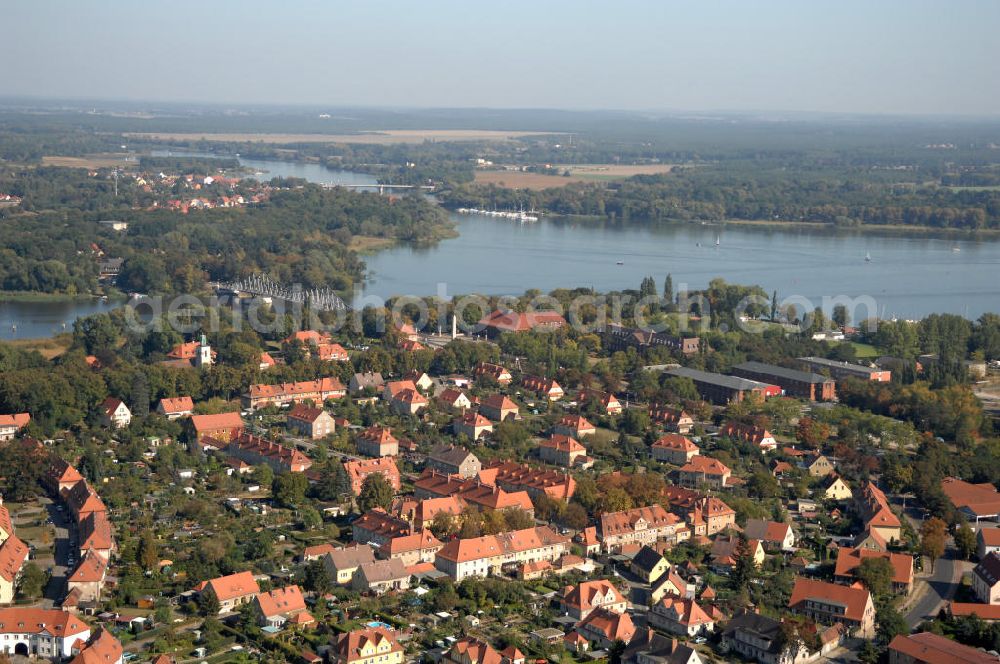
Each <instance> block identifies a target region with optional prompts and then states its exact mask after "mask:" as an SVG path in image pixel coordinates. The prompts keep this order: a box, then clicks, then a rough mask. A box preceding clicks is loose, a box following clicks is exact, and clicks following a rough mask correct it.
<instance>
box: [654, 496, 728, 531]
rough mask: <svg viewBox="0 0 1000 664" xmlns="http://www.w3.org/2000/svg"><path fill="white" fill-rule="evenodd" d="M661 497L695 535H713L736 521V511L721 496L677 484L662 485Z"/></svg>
mask: <svg viewBox="0 0 1000 664" xmlns="http://www.w3.org/2000/svg"><path fill="white" fill-rule="evenodd" d="M663 497H664V498H666V499H667V502H668V503H669V504H670V509H671V511H673V512H674V513H675V514H677V515H678V516H681V517H683V518H684V519H685V521H687V523H688V526H689V527H690V528H691V533H692V535H693V536H695V537H698V536H705V537H709V536H712V535H715V534H716V533H720V532H722V531H723V530H726V529H727V528H730V527H732V526H733V525H735V523H736V511H735V510H734V509H733V508H731V507H730V506H729V505H727V504H726V503H725V502H723V501H722V499H721V498H717V497H715V496H708V495H705V494H703V493H701V492H699V491H695V490H693V489H686V488H684V487H679V486H667V487H664V489H663Z"/></svg>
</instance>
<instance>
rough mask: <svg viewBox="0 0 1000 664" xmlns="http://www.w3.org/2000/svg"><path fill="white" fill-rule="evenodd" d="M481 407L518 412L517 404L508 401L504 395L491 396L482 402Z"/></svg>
mask: <svg viewBox="0 0 1000 664" xmlns="http://www.w3.org/2000/svg"><path fill="white" fill-rule="evenodd" d="M480 403H481V405H483V406H488V407H490V408H495V409H497V410H500V411H503V410H518V407H517V404H516V403H514V402H513V401H511V400H510V399H508V398H507V397H506V396H504V395H503V394H491V395H489V396H488V397H486V398H485V399H483V400H482V401H481V402H480Z"/></svg>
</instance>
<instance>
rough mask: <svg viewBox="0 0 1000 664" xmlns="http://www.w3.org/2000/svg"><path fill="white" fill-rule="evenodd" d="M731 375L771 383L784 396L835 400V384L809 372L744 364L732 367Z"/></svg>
mask: <svg viewBox="0 0 1000 664" xmlns="http://www.w3.org/2000/svg"><path fill="white" fill-rule="evenodd" d="M733 374H734V375H736V376H739V377H741V378H749V379H750V380H759V381H763V382H766V383H773V384H775V385H777V386H779V387H780V388H781V389H782V390H784V391H785V394H787V395H789V396H793V397H800V398H802V399H809V400H810V401H833V400H834V399H835V398H837V382H836V381H835V380H834V379H832V378H830V377H828V376H822V375H820V374H817V373H812V372H811V371H799V370H797V369H789V368H787V367H779V366H778V365H776V364H764V363H763V362H744V363H743V364H738V365H736V366H735V367H733Z"/></svg>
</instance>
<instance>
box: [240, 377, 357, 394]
mask: <svg viewBox="0 0 1000 664" xmlns="http://www.w3.org/2000/svg"><path fill="white" fill-rule="evenodd" d="M344 391H345V390H344V385H343V384H342V383H341V382H340V379H338V378H335V377H327V378H320V379H319V380H303V381H299V382H297V383H278V384H277V385H266V384H262V383H257V384H254V385H251V386H250V390H249V394H250V398H252V399H267V398H277V397H281V398H288V397H294V396H296V395H300V394H312V393H329V392H344Z"/></svg>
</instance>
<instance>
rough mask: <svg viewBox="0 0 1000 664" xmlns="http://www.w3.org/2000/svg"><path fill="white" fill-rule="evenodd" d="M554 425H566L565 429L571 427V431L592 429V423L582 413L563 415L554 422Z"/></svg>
mask: <svg viewBox="0 0 1000 664" xmlns="http://www.w3.org/2000/svg"><path fill="white" fill-rule="evenodd" d="M556 426H560V427H566V428H567V429H572V430H573V431H578V432H579V431H589V430H593V429H595V428H596V427H594V425H593V424H591V423H590V422H588V421H587V418H586V417H584V416H583V415H563V416H562V417H560V418H559V421H558V422H556Z"/></svg>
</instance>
